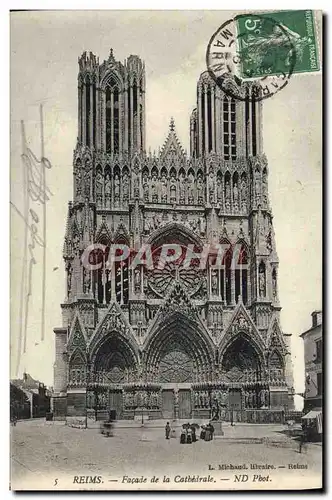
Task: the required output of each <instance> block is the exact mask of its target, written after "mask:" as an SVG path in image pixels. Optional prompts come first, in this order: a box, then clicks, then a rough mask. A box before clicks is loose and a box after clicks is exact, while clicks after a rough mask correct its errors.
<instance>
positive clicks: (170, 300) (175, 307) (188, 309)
mask: <svg viewBox="0 0 332 500" xmlns="http://www.w3.org/2000/svg"><path fill="white" fill-rule="evenodd" d="M176 313H178V314H181V315H183V316H184V317H186V318H187V319H189V320H190V321H191V322H193V323H196V325H197V330H199V331H200V332H204V338H205V340H206V341H207V342H209V343H210V346H211V347H212V346H213V342H212V340H211V338H210V334H209V331H208V329H207V327H206V325H205V324H204V323H203V321H202V319H201V317H200V315H199V313H198V310H197V308H196V306H195V305H194V304H193V303H192V301H191V300H190V298H189V297H188V295H187V293H186V291H185V290H184V288H183V286H182V285H181V283H180V282H179V281H177V280H175V282H174V284H173V285H172V286H171V288H170V290H169V292H168V294H167V296H166V299H165V301H164V303H163V304H162V305H161V306H160V307H159V309H158V311H157V314H156V315H155V317H154V319H153V321H152V322H151V323H150V325H149V329H148V332H147V336H146V338H145V340H144V345H147V344H148V343H149V341H150V339H151V337H152V336H153V335H154V333H155V332H156V331H157V329H158V328H159V325H161V324H162V323H164V322H165V321H167V319H166V318H169V317H170V316H171V315H173V314H176Z"/></svg>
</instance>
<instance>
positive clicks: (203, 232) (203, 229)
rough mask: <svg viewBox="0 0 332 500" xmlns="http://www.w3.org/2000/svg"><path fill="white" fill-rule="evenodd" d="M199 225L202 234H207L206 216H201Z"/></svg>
mask: <svg viewBox="0 0 332 500" xmlns="http://www.w3.org/2000/svg"><path fill="white" fill-rule="evenodd" d="M198 227H199V232H200V235H201V236H204V235H205V231H206V222H205V218H204V217H200V218H199V219H198Z"/></svg>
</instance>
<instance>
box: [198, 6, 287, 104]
mask: <svg viewBox="0 0 332 500" xmlns="http://www.w3.org/2000/svg"><path fill="white" fill-rule="evenodd" d="M295 63H296V48H295V44H294V41H293V39H292V34H291V32H290V31H289V30H288V29H287V27H286V26H284V25H283V24H282V23H279V22H277V21H275V20H274V19H273V18H271V17H268V16H266V15H259V14H240V15H238V16H236V17H235V18H234V19H230V20H228V21H226V22H225V23H224V24H222V25H221V26H220V27H219V28H218V30H217V31H216V32H215V33H214V34H213V36H212V37H211V39H210V42H209V44H208V47H207V51H206V64H207V69H208V72H209V74H210V76H211V77H212V78H213V80H215V82H216V84H217V85H218V86H219V88H221V90H222V91H223V92H224V93H225V94H227V95H228V96H230V97H232V98H234V99H236V100H241V101H248V100H249V101H260V100H262V99H267V98H268V97H272V96H273V95H274V94H276V93H277V92H279V91H280V90H282V89H283V88H284V87H285V86H286V85H287V84H288V82H289V79H290V78H291V75H292V73H293V70H294V66H295Z"/></svg>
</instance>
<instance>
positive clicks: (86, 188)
mask: <svg viewBox="0 0 332 500" xmlns="http://www.w3.org/2000/svg"><path fill="white" fill-rule="evenodd" d="M90 187H91V186H90V171H89V170H88V167H87V169H86V170H85V172H84V194H85V197H86V198H90Z"/></svg>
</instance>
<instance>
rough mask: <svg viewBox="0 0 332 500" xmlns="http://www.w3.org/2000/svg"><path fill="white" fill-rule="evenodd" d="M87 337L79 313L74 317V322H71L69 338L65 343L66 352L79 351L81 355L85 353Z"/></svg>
mask: <svg viewBox="0 0 332 500" xmlns="http://www.w3.org/2000/svg"><path fill="white" fill-rule="evenodd" d="M87 342H88V337H87V334H86V331H85V328H84V325H83V322H82V321H81V318H80V315H79V312H77V313H76V315H75V316H74V320H73V322H72V325H71V328H70V332H69V338H68V342H67V350H68V351H69V353H73V352H74V351H75V350H79V351H81V352H82V353H85V351H86V347H87Z"/></svg>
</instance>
